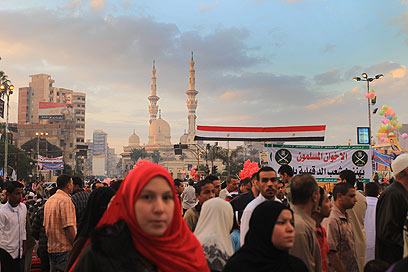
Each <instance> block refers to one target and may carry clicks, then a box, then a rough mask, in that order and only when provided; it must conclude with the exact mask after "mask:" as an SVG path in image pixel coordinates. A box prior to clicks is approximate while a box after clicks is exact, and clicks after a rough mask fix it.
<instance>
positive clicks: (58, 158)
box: [38, 155, 62, 163]
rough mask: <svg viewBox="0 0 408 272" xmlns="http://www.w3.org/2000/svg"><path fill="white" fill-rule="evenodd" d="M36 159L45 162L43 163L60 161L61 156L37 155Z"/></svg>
mask: <svg viewBox="0 0 408 272" xmlns="http://www.w3.org/2000/svg"><path fill="white" fill-rule="evenodd" d="M38 161H39V162H43V163H44V162H45V163H62V156H59V157H56V158H47V157H43V156H41V155H38Z"/></svg>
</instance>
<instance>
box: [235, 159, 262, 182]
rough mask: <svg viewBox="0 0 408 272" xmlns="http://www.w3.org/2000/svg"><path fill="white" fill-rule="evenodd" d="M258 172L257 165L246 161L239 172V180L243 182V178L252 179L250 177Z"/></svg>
mask: <svg viewBox="0 0 408 272" xmlns="http://www.w3.org/2000/svg"><path fill="white" fill-rule="evenodd" d="M258 171H259V167H258V164H257V163H256V162H251V161H250V160H247V161H246V162H245V163H244V168H243V169H242V170H241V172H239V178H240V179H241V180H243V179H244V178H252V175H253V174H255V173H256V172H258Z"/></svg>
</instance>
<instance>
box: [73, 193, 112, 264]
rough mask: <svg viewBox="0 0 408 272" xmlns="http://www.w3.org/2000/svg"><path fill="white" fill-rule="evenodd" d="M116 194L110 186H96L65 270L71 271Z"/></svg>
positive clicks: (90, 196)
mask: <svg viewBox="0 0 408 272" xmlns="http://www.w3.org/2000/svg"><path fill="white" fill-rule="evenodd" d="M114 195H115V191H114V190H112V189H111V188H109V187H99V188H96V189H95V190H94V191H92V193H91V194H90V195H89V199H88V203H87V204H86V209H85V212H84V216H83V217H82V221H81V223H80V224H79V227H78V232H77V236H76V238H75V241H74V245H73V247H72V251H71V254H70V256H69V259H68V264H67V267H66V268H65V271H69V269H70V268H71V266H72V265H73V263H74V262H75V260H76V259H77V257H78V255H79V254H80V253H81V250H82V248H83V246H84V244H85V242H86V241H87V240H88V238H89V237H90V236H91V233H92V231H93V230H94V228H95V227H96V225H97V224H98V222H99V220H100V219H101V218H102V215H103V213H104V212H105V211H106V209H107V207H108V204H109V202H110V200H111V198H112V197H113V196H114Z"/></svg>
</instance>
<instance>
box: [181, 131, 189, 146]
mask: <svg viewBox="0 0 408 272" xmlns="http://www.w3.org/2000/svg"><path fill="white" fill-rule="evenodd" d="M187 139H188V134H187V133H185V132H184V134H183V135H182V136H181V137H180V143H181V144H187Z"/></svg>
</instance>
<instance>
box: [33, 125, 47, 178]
mask: <svg viewBox="0 0 408 272" xmlns="http://www.w3.org/2000/svg"><path fill="white" fill-rule="evenodd" d="M35 136H37V177H38V178H39V177H40V136H48V132H36V133H35Z"/></svg>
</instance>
